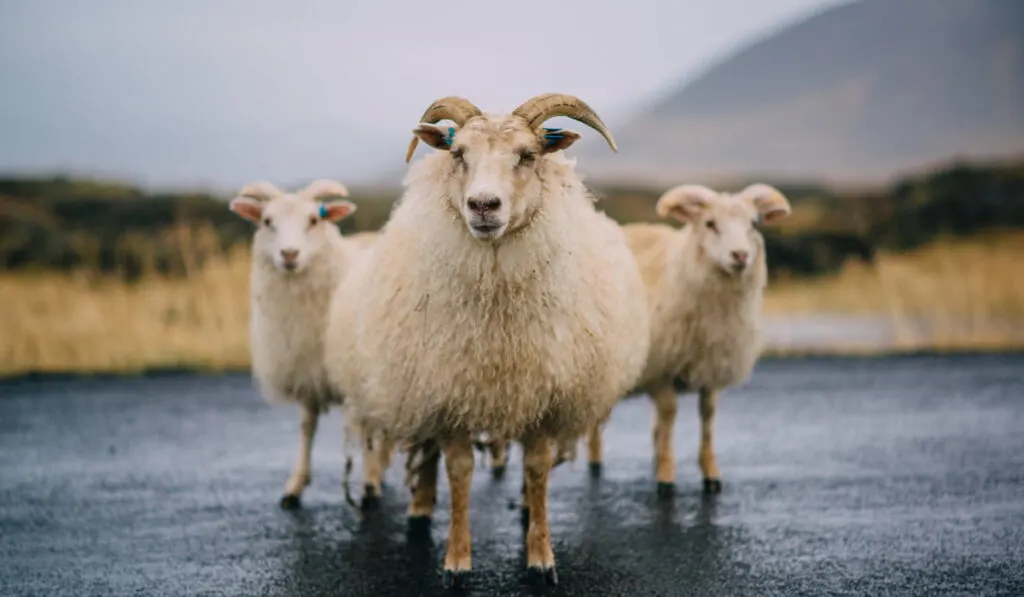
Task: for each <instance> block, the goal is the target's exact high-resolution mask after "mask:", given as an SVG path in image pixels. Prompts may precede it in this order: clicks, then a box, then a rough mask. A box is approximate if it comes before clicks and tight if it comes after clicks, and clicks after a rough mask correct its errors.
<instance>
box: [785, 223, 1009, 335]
mask: <svg viewBox="0 0 1024 597" xmlns="http://www.w3.org/2000/svg"><path fill="white" fill-rule="evenodd" d="M1022 255H1024V233H1021V232H991V233H986V234H983V235H979V236H976V237H972V238H970V239H956V240H944V241H941V242H936V243H933V244H931V245H929V246H926V247H923V248H920V249H917V250H914V251H910V252H907V253H902V254H892V253H879V254H878V255H877V256H876V260H875V263H874V264H873V265H865V264H862V263H859V262H853V261H851V262H849V263H847V264H846V266H845V267H844V268H843V269H842V271H840V272H839V273H838V274H836V275H834V276H828V277H824V278H821V279H816V280H804V281H797V280H779V281H773V282H772V283H771V284H770V285H769V288H768V291H767V295H766V298H765V312H766V314H767V315H769V316H771V315H776V316H779V315H784V316H793V315H799V314H815V315H821V314H858V315H874V316H879V317H884V318H885V319H887V320H888V322H889V323H890V324H891V326H892V328H893V331H894V336H895V338H894V342H893V346H892V347H891V348H894V349H899V350H915V349H918V350H919V349H933V350H959V349H964V350H993V349H1011V348H1013V349H1016V348H1022V347H1024V267H1022V265H1021V256H1022Z"/></svg>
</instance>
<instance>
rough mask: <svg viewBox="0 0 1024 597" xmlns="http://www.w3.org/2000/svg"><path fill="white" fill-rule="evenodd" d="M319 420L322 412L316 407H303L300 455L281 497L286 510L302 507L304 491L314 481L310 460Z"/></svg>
mask: <svg viewBox="0 0 1024 597" xmlns="http://www.w3.org/2000/svg"><path fill="white" fill-rule="evenodd" d="M319 419H320V410H319V409H318V408H317V407H316V406H314V405H310V404H303V405H302V419H301V421H300V422H299V454H298V456H297V457H296V458H295V465H294V466H293V467H292V474H291V476H289V477H288V481H286V482H285V484H284V495H283V496H282V497H281V507H282V508H284V509H285V510H294V509H295V508H298V507H299V506H301V505H302V490H303V489H305V488H306V486H307V485H309V483H310V481H311V480H312V474H311V473H310V459H311V456H312V452H313V437H314V436H315V435H316V425H317V422H318V420H319Z"/></svg>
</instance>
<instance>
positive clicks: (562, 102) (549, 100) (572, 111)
mask: <svg viewBox="0 0 1024 597" xmlns="http://www.w3.org/2000/svg"><path fill="white" fill-rule="evenodd" d="M512 113H513V114H515V115H516V116H519V117H521V118H522V119H523V120H525V121H526V123H527V124H528V125H530V128H531V129H535V128H537V127H539V126H540V125H542V124H544V121H546V120H548V119H549V118H554V117H555V116H568V117H569V118H572V119H573V120H575V121H577V122H582V123H583V124H585V125H587V126H589V127H590V128H592V129H594V130H595V131H597V132H599V133H601V136H602V137H604V140H605V141H607V142H608V145H609V146H610V147H611V148H612V151H614V152H618V151H619V147H618V146H617V145H616V144H615V139H613V138H612V133H611V131H609V130H608V127H606V126H605V125H604V123H603V122H601V119H600V118H599V117H598V115H597V112H594V109H593V108H591V107H590V106H588V105H587V103H586V102H584V101H583V100H581V99H580V98H578V97H576V96H574V95H566V94H564V93H544V94H541V95H538V96H535V97H532V98H530V99H528V100H526V101H525V102H523V103H522V105H520V106H519V107H518V108H516V109H515V110H513V111H512Z"/></svg>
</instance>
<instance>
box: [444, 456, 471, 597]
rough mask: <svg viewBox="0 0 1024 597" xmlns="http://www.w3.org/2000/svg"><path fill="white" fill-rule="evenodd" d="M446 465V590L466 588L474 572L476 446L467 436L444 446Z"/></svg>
mask: <svg viewBox="0 0 1024 597" xmlns="http://www.w3.org/2000/svg"><path fill="white" fill-rule="evenodd" d="M444 464H445V470H446V471H447V472H448V489H449V492H450V493H451V518H450V519H449V522H448V550H447V552H446V553H445V555H444V574H443V576H442V583H443V584H444V586H445V587H446V588H452V587H457V586H458V587H461V586H463V585H465V583H466V580H467V578H468V576H469V571H470V569H471V568H472V540H471V538H470V534H469V491H470V484H471V482H472V480H473V443H472V442H471V441H470V439H469V437H468V436H462V437H458V438H453V439H451V440H449V441H447V442H445V444H444Z"/></svg>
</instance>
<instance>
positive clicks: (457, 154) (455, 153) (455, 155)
mask: <svg viewBox="0 0 1024 597" xmlns="http://www.w3.org/2000/svg"><path fill="white" fill-rule="evenodd" d="M450 153H451V154H452V159H453V160H455V161H456V162H458V161H461V160H462V155H463V154H464V153H466V150H465V149H463V148H461V147H460V148H458V149H453V150H451V152H450Z"/></svg>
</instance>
